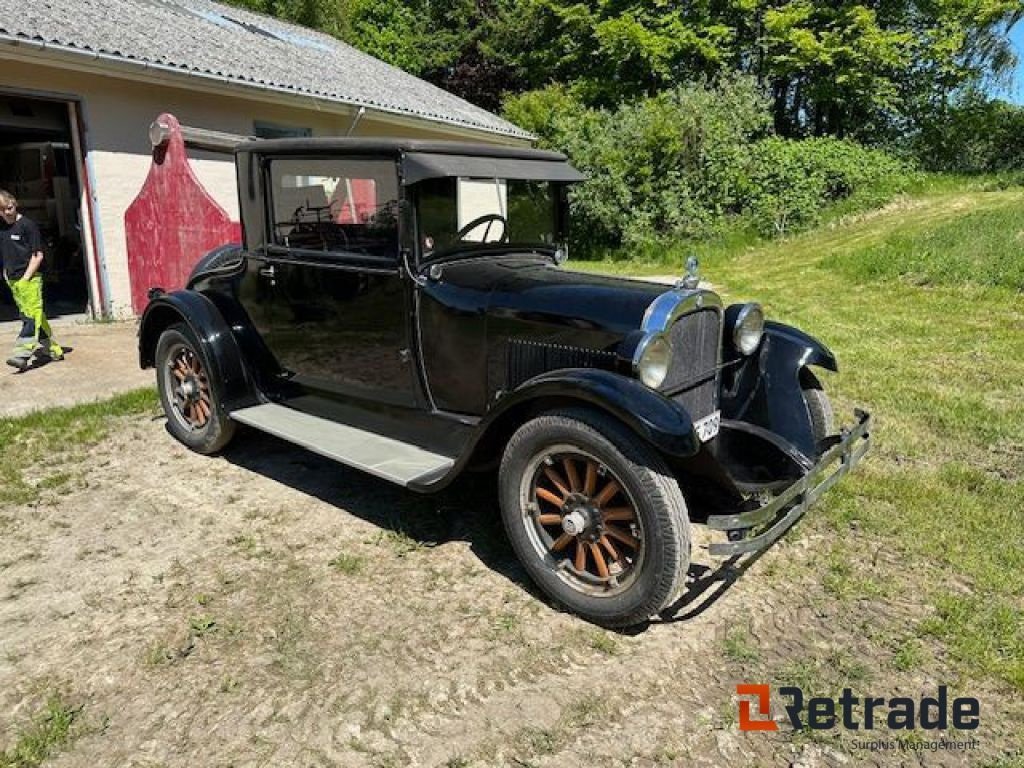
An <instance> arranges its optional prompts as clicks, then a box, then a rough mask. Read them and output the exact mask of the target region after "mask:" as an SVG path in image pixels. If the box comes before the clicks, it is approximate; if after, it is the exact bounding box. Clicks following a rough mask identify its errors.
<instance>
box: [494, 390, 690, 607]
mask: <svg viewBox="0 0 1024 768" xmlns="http://www.w3.org/2000/svg"><path fill="white" fill-rule="evenodd" d="M498 485H499V492H500V500H501V515H502V520H503V522H504V524H505V531H506V532H507V533H508V537H509V541H510V542H511V544H512V548H513V549H514V550H515V552H516V554H517V555H518V556H519V559H520V561H521V562H522V563H523V566H524V568H525V569H526V571H527V572H528V573H529V574H530V576H531V577H532V578H533V580H534V581H535V582H536V583H537V584H538V586H540V587H541V589H543V590H544V592H545V593H547V595H548V596H549V597H551V598H552V599H553V600H554V601H555V602H557V603H559V604H560V605H562V606H564V607H565V608H567V609H568V610H570V611H573V612H574V613H576V614H578V615H580V616H582V617H583V618H585V619H587V620H588V621H592V622H594V623H596V624H602V625H604V626H610V627H622V626H628V625H630V624H636V623H638V622H641V621H644V620H645V619H647V618H649V617H650V616H651V615H652V614H654V613H657V612H658V611H660V610H662V609H663V608H665V607H666V606H667V605H669V604H671V603H672V602H674V601H675V600H676V599H677V598H678V597H679V596H680V594H681V593H682V590H683V588H684V585H685V579H686V572H687V568H688V566H689V557H690V538H689V537H690V527H689V518H688V516H687V513H686V503H685V502H684V501H683V495H682V492H681V491H680V489H679V484H678V482H677V481H676V478H675V477H674V476H673V475H672V472H671V471H670V470H669V469H668V467H667V466H666V465H665V462H664V460H663V459H662V458H661V456H660V455H659V454H658V453H657V452H656V451H655V450H654V449H653V448H652V447H651V446H650V445H649V444H647V443H646V442H644V441H643V440H642V439H641V438H640V437H639V436H638V435H637V434H636V433H634V432H632V431H631V430H629V429H628V428H627V427H625V426H624V425H623V424H622V423H620V422H618V421H616V420H615V419H613V418H611V417H609V416H606V415H604V414H601V413H597V412H594V411H591V410H586V409H582V408H580V409H572V410H565V411H557V412H554V413H550V414H545V415H542V416H538V417H536V418H534V419H532V420H531V421H528V422H526V423H525V424H523V425H522V426H521V427H520V428H519V429H518V430H517V431H516V433H515V434H514V435H512V438H511V439H510V440H509V442H508V444H507V445H506V447H505V453H504V456H503V457H502V460H501V470H500V473H499V476H498Z"/></svg>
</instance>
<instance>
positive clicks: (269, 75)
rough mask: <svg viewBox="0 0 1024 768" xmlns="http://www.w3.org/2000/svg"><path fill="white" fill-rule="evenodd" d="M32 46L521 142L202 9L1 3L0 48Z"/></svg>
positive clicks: (500, 126)
mask: <svg viewBox="0 0 1024 768" xmlns="http://www.w3.org/2000/svg"><path fill="white" fill-rule="evenodd" d="M22 41H35V42H36V43H37V44H39V43H41V44H43V45H44V46H45V47H50V48H53V49H56V50H60V51H61V52H63V53H65V54H69V53H70V54H73V53H76V52H81V53H83V54H89V55H92V54H100V55H101V60H102V61H106V62H107V63H109V64H111V65H112V66H116V65H117V64H118V62H119V60H121V61H123V62H135V63H145V64H148V65H151V66H153V67H155V68H158V69H161V70H166V71H172V72H173V71H177V72H180V73H188V74H191V75H195V76H199V77H206V78H210V79H215V80H220V81H228V82H237V83H241V84H245V85H249V86H255V87H257V88H261V89H266V90H268V91H284V92H290V93H295V94H309V95H311V96H315V97H317V98H318V99H324V100H327V101H333V102H338V103H342V104H348V105H353V106H357V107H358V106H364V107H366V108H367V109H368V110H369V109H375V110H380V111H383V112H390V113H395V114H400V115H409V116H414V117H419V118H423V119H424V120H431V121H435V122H440V123H448V124H452V125H458V126H463V127H467V128H473V129H476V130H481V131H486V132H489V133H496V134H502V135H506V136H515V137H521V138H528V137H529V134H527V133H525V132H524V131H523V130H522V129H520V128H518V127H516V126H515V125H513V124H512V123H510V122H508V121H506V120H503V119H501V118H500V117H498V116H497V115H494V114H492V113H490V112H488V111H487V110H484V109H480V108H479V107H476V106H474V105H472V104H470V103H469V102H467V101H464V100H463V99H460V98H458V97H457V96H453V95H452V94H450V93H448V92H447V91H444V90H441V89H440V88H436V87H435V86H433V85H430V84H429V83H426V82H424V81H423V80H420V79H419V78H416V77H413V76H412V75H409V74H407V73H405V72H403V71H401V70H399V69H396V68H395V67H392V66H390V65H388V64H385V63H384V62H382V61H379V60H378V59H375V58H373V57H372V56H368V55H367V54H365V53H361V52H360V51H357V50H356V49H355V48H353V47H351V46H349V45H346V44H345V43H343V42H341V41H340V40H337V39H335V38H333V37H331V36H329V35H325V34H322V33H320V32H316V31H314V30H311V29H307V28H305V27H300V26H297V25H295V24H288V23H285V22H281V21H278V20H277V19H272V18H269V17H267V16H262V15H260V14H256V13H251V12H249V11H246V10H243V9H241V8H235V7H232V6H227V5H221V4H219V3H213V2H207V1H206V0H34V2H24V0H20V2H19V1H17V0H0V43H2V42H7V43H15V42H22Z"/></svg>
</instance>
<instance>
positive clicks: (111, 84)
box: [0, 0, 530, 319]
mask: <svg viewBox="0 0 1024 768" xmlns="http://www.w3.org/2000/svg"><path fill="white" fill-rule="evenodd" d="M361 107H362V108H364V110H365V112H364V114H363V116H362V117H361V118H360V119H358V120H356V116H357V113H358V112H359V109H360V108H361ZM162 112H170V113H172V114H174V115H175V116H176V117H177V118H178V119H179V120H180V121H181V123H182V124H184V125H189V126H194V127H199V128H205V129H209V130H215V131H223V132H227V133H234V134H241V135H255V136H265V137H270V136H286V135H300V136H301V135H312V136H320V135H345V134H348V133H349V132H350V131H352V135H358V136H415V137H422V138H442V139H464V140H465V139H469V140H475V141H488V142H495V143H506V144H527V143H529V139H530V136H529V135H528V134H526V133H525V132H523V131H522V130H521V129H519V128H517V127H516V126H514V125H512V124H511V123H508V122H507V121H505V120H502V119H501V118H499V117H497V116H496V115H493V114H491V113H489V112H487V111H485V110H482V109H479V108H478V107H475V106H473V105H472V104H469V103H468V102H466V101H463V100H462V99H459V98H457V97H455V96H453V95H452V94H450V93H447V92H445V91H443V90H441V89H439V88H436V87H434V86H432V85H430V84H429V83H426V82H424V81H422V80H419V79H417V78H415V77H412V76H411V75H408V74H406V73H404V72H402V71H400V70H398V69H395V68H394V67H391V66H389V65H387V64H384V63H383V62H381V61H378V60H377V59H374V58H373V57H371V56H367V55H365V54H363V53H360V52H358V51H356V50H355V49H354V48H351V47H350V46H348V45H345V44H344V43H342V42H340V41H338V40H336V39H335V38H332V37H330V36H327V35H324V34H321V33H318V32H315V31H313V30H309V29H305V28H303V27H299V26H295V25H292V24H287V23H283V22H280V21H277V20H275V19H270V18H267V17H265V16H260V15H258V14H254V13H251V12H248V11H245V10H242V9H238V8H233V7H229V6H225V5H220V4H217V3H212V2H205V0H56V1H55V2H46V3H43V2H27V1H22V2H17V1H15V0H0V187H5V188H8V189H10V190H11V191H12V192H14V193H15V195H17V196H18V197H19V199H20V200H21V203H22V209H23V210H24V211H25V212H26V213H27V214H28V215H30V216H32V217H33V218H36V219H37V220H39V221H40V223H41V224H42V225H43V226H44V229H45V234H47V235H48V239H49V240H50V242H51V247H50V253H49V254H48V261H49V264H50V274H49V276H48V284H47V292H48V295H49V297H50V298H51V299H52V300H53V302H54V304H55V305H56V307H57V311H58V314H59V313H60V312H61V311H64V312H81V311H83V310H87V311H90V312H91V313H92V314H94V315H104V316H126V315H129V314H130V313H131V301H130V293H131V274H130V273H129V269H128V260H127V256H126V248H125V233H124V212H125V209H126V208H127V207H128V205H129V204H130V203H131V201H132V200H133V199H134V197H135V195H136V194H137V193H138V192H139V190H140V188H141V187H142V183H143V181H144V180H145V178H146V174H147V172H148V170H149V166H150V158H151V147H150V144H149V139H148V134H147V131H148V128H149V125H150V123H151V122H152V121H153V119H154V118H155V117H156V116H157V115H158V114H160V113H162ZM354 123H355V125H354V127H353V124H354ZM191 156H192V158H193V160H194V163H193V165H194V167H195V168H196V171H197V173H198V175H199V177H200V180H201V181H202V183H203V185H204V186H205V187H206V189H207V190H208V191H209V192H210V193H211V194H212V195H213V197H214V198H215V199H216V200H217V201H218V202H219V203H220V204H221V205H222V206H223V207H224V208H225V209H226V210H227V211H228V213H229V214H230V215H231V216H232V217H233V218H237V217H238V201H237V192H236V189H235V179H234V168H233V164H232V162H231V157H230V156H228V155H223V154H213V153H203V152H198V151H194V152H192V153H191ZM0 294H2V295H0V319H5V318H6V319H10V318H11V317H13V307H12V306H11V305H10V297H9V296H8V295H7V294H6V289H0ZM5 302H6V304H5Z"/></svg>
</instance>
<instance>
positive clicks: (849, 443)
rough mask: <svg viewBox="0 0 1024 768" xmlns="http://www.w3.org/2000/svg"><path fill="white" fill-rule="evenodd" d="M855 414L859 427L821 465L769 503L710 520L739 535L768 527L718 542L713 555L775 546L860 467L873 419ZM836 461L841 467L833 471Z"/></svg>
mask: <svg viewBox="0 0 1024 768" xmlns="http://www.w3.org/2000/svg"><path fill="white" fill-rule="evenodd" d="M855 413H856V416H857V423H856V425H854V426H853V427H851V428H849V429H843V431H842V432H841V433H840V434H839V442H837V443H836V444H835V445H833V446H832V447H831V448H829V449H828V450H827V451H825V453H823V454H822V456H821V458H820V459H819V460H818V463H817V464H815V465H814V466H813V467H812V468H811V469H810V470H809V471H808V472H807V473H806V474H804V476H803V477H801V478H800V479H799V480H797V481H796V482H795V483H793V484H792V485H791V486H789V487H788V488H786V489H785V490H784V491H782V492H781V493H779V494H778V495H777V496H775V497H774V498H773V499H772V500H771V501H769V502H768V503H767V504H765V505H764V506H761V507H758V508H757V509H754V510H750V511H748V512H742V513H740V514H736V515H712V516H710V517H708V521H707V524H708V527H709V528H712V529H714V530H716V531H731V532H735V533H737V534H742V533H745V532H747V531H749V530H750V529H752V528H761V527H762V526H765V525H767V528H764V529H763V530H760V531H759V532H758V533H756V535H754V536H748V537H745V538H742V539H739V540H738V541H729V542H716V543H714V544H712V545H711V547H710V550H709V551H710V553H711V554H712V555H714V556H716V557H730V556H733V555H742V554H745V553H748V552H756V551H758V550H761V549H765V548H766V547H769V546H771V544H773V543H774V542H775V541H776V540H777V539H778V538H779V537H780V536H782V534H784V533H785V532H786V531H788V530H789V529H790V528H791V527H792V526H793V524H794V523H796V521H797V520H799V519H800V518H801V517H803V515H804V513H805V512H806V511H807V510H808V509H809V508H810V506H811V505H812V504H814V502H816V501H817V500H818V499H819V498H821V496H822V495H823V494H825V493H826V492H827V491H828V490H829V489H830V488H831V487H832V486H833V485H835V484H836V483H837V482H839V479H840V478H841V477H842V476H843V475H845V474H846V473H847V472H849V471H850V469H851V468H852V467H854V466H856V464H857V463H858V462H859V461H860V460H861V459H862V458H863V457H864V454H865V453H867V451H868V448H870V447H871V416H870V414H868V413H866V412H865V411H862V410H859V409H858V410H856V411H855ZM836 462H838V466H836V467H834V468H832V465H833V464H835V463H836ZM830 468H831V469H830Z"/></svg>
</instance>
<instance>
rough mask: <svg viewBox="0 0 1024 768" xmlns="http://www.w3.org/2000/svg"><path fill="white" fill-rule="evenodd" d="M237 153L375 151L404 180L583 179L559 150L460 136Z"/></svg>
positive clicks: (310, 142)
mask: <svg viewBox="0 0 1024 768" xmlns="http://www.w3.org/2000/svg"><path fill="white" fill-rule="evenodd" d="M235 154H238V155H242V154H246V155H249V154H255V155H277V156H281V155H306V156H309V155H376V156H378V157H379V156H381V155H384V156H392V155H393V156H394V157H395V158H396V160H401V169H402V183H403V184H405V185H408V184H415V183H416V182H417V181H422V180H423V179H430V178H441V177H445V176H467V177H482V178H501V179H537V180H543V181H565V182H574V181H583V180H584V179H585V178H586V177H585V176H584V175H583V174H582V173H580V172H579V171H577V170H576V169H575V168H573V167H572V166H570V165H569V163H568V162H567V161H568V158H566V156H565V155H563V154H562V153H560V152H550V151H548V150H544V149H533V148H532V147H513V146H508V145H501V144H480V143H470V142H464V141H425V140H422V139H401V138H387V137H382V138H368V139H362V138H361V139H349V138H340V137H324V138H300V139H258V140H255V141H247V142H243V143H242V144H239V145H238V146H236V147H235Z"/></svg>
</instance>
